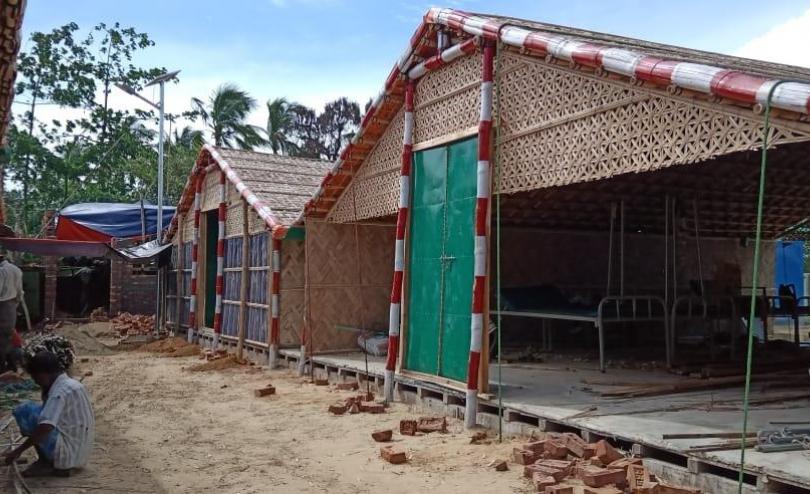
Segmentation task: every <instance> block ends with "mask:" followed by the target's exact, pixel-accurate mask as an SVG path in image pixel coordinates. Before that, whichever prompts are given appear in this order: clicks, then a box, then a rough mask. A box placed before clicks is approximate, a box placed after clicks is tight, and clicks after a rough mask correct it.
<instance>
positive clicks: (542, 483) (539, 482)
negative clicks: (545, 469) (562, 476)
mask: <svg viewBox="0 0 810 494" xmlns="http://www.w3.org/2000/svg"><path fill="white" fill-rule="evenodd" d="M532 484H534V488H535V489H536V490H537V492H546V487H551V486H552V485H555V484H557V481H556V480H554V477H549V476H546V475H543V474H542V473H535V474H534V475H533V476H532Z"/></svg>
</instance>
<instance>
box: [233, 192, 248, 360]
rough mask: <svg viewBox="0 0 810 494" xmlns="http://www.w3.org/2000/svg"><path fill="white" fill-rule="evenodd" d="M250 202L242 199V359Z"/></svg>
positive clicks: (238, 353)
mask: <svg viewBox="0 0 810 494" xmlns="http://www.w3.org/2000/svg"><path fill="white" fill-rule="evenodd" d="M248 222H249V218H248V203H247V201H245V200H244V199H243V200H242V279H241V280H240V281H241V282H242V283H241V286H240V287H239V339H238V341H237V342H236V358H237V359H239V360H242V352H243V349H244V346H245V326H246V325H247V296H248V276H250V271H249V270H248V267H249V264H250V262H249V259H250V250H249V249H250V235H249V231H250V229H249V228H248Z"/></svg>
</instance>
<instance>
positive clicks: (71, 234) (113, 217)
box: [56, 202, 175, 241]
mask: <svg viewBox="0 0 810 494" xmlns="http://www.w3.org/2000/svg"><path fill="white" fill-rule="evenodd" d="M174 210H175V208H174V207H168V206H164V207H163V227H164V229H165V228H168V226H169V223H171V221H172V216H174ZM143 214H144V215H145V219H146V221H145V223H146V234H147V235H154V234H155V233H156V232H157V206H154V205H151V204H147V205H144V206H143ZM57 221H58V223H57V230H56V236H57V238H59V239H63V240H102V241H103V240H104V239H103V238H99V236H96V235H93V233H92V232H97V233H99V234H101V235H102V236H106V237H108V238H132V237H139V236H141V234H142V216H141V205H140V204H139V203H135V204H121V203H106V202H90V203H84V204H74V205H72V206H68V207H66V208H64V209H62V210H61V211H59V219H58V220H57ZM75 225H79V228H76V227H75ZM81 227H84V228H81ZM87 230H91V231H92V232H88V231H87Z"/></svg>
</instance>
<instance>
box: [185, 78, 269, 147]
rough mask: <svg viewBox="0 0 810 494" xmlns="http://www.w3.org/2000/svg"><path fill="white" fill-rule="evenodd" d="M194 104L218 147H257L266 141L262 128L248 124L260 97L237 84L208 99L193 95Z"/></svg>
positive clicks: (227, 85) (219, 90) (214, 93)
mask: <svg viewBox="0 0 810 494" xmlns="http://www.w3.org/2000/svg"><path fill="white" fill-rule="evenodd" d="M191 106H192V108H193V109H194V111H195V112H196V113H197V115H199V117H200V118H201V119H202V121H203V123H204V124H205V126H206V127H207V128H208V131H209V132H210V133H211V136H212V139H213V143H214V145H215V146H217V147H229V148H239V149H253V148H254V147H256V146H261V145H262V144H264V139H263V138H262V136H261V134H260V129H257V128H256V127H254V126H253V125H250V124H248V123H247V117H248V115H250V112H252V111H253V110H254V109H255V108H256V100H255V99H253V98H252V97H250V95H249V94H248V93H246V92H245V91H242V90H241V89H239V88H238V87H237V86H236V85H235V84H223V85H221V86H219V87H218V88H217V89H216V90H215V91H214V92H213V93H212V94H211V96H209V98H208V101H207V102H204V101H202V100H201V99H199V98H193V99H192V100H191Z"/></svg>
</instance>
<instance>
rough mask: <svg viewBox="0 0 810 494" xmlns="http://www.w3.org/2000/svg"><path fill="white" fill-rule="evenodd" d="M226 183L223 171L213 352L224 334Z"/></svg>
mask: <svg viewBox="0 0 810 494" xmlns="http://www.w3.org/2000/svg"><path fill="white" fill-rule="evenodd" d="M225 183H226V180H225V172H224V171H223V172H220V174H219V211H218V213H219V214H218V220H219V222H218V223H217V283H216V305H215V306H214V339H213V341H212V342H211V348H212V349H213V350H218V349H219V335H220V333H222V295H223V290H224V289H225V220H226V219H227V214H228V206H227V203H226V200H227V192H226V189H225Z"/></svg>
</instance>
